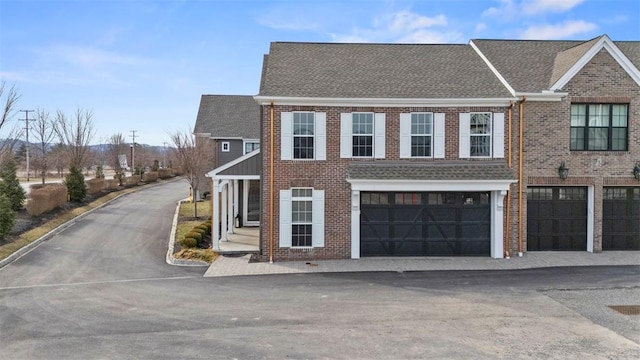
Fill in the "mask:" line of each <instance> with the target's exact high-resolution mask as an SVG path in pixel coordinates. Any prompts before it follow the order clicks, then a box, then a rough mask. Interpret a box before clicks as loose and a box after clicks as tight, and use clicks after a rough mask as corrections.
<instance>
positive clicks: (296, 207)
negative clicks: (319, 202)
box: [291, 188, 313, 247]
mask: <svg viewBox="0 0 640 360" xmlns="http://www.w3.org/2000/svg"><path fill="white" fill-rule="evenodd" d="M291 200H292V201H291V246H293V247H300V246H303V247H310V246H313V242H312V239H313V237H312V227H313V225H312V221H313V189H308V188H303V189H291Z"/></svg>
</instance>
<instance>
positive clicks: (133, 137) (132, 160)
mask: <svg viewBox="0 0 640 360" xmlns="http://www.w3.org/2000/svg"><path fill="white" fill-rule="evenodd" d="M130 131H131V135H130V136H131V139H132V140H131V141H132V144H131V175H132V176H133V174H135V171H136V166H135V165H136V161H135V160H134V159H135V156H136V132H138V130H130Z"/></svg>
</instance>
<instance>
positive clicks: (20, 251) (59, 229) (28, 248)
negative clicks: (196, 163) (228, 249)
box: [0, 179, 179, 269]
mask: <svg viewBox="0 0 640 360" xmlns="http://www.w3.org/2000/svg"><path fill="white" fill-rule="evenodd" d="M177 180H179V179H172V180H168V181H166V182H172V181H177ZM155 185H160V183H158V182H155V183H152V184H145V185H142V186H138V187H135V188H132V189H133V191H131V192H128V193H124V194H120V195H118V196H116V197H114V198H113V199H111V200H109V201H107V202H105V203H104V204H101V205H99V206H97V207H95V208H93V209H91V210H88V211H87V212H84V213H82V214H80V215H78V216H76V217H74V218H73V219H71V220H69V221H67V222H66V223H64V224H62V225H59V226H58V227H56V228H55V229H53V230H51V231H49V232H48V233H46V234H44V235H43V236H42V237H40V238H38V239H36V240H34V241H32V242H30V243H28V244H27V245H25V246H23V247H21V248H20V249H18V250H16V251H15V252H14V253H13V254H11V255H9V256H7V257H6V258H4V259H2V260H0V269H2V268H3V267H5V266H7V265H9V264H11V263H12V262H14V261H16V260H18V259H19V258H21V257H22V256H24V255H26V254H28V253H29V252H30V251H31V250H33V249H35V248H37V247H38V246H40V244H42V243H43V242H45V241H47V240H49V239H50V238H52V237H53V236H55V235H58V234H59V233H61V232H63V231H64V230H66V229H67V228H69V227H71V226H73V225H74V224H75V223H76V222H78V220H81V219H82V218H84V217H85V216H87V215H89V214H91V213H92V212H94V211H96V210H98V209H100V208H102V207H105V206H107V205H109V204H111V203H112V202H114V201H116V200H118V199H120V198H121V197H123V196H126V195H129V194H132V193H134V192H137V191H140V190H144V189H146V188H149V187H151V186H155Z"/></svg>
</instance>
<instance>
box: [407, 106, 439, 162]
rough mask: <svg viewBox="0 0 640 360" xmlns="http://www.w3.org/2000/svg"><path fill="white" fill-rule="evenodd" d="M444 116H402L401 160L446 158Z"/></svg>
mask: <svg viewBox="0 0 640 360" xmlns="http://www.w3.org/2000/svg"><path fill="white" fill-rule="evenodd" d="M444 129H445V126H444V114H443V113H429V112H420V113H403V114H400V158H444V131H445V130H444Z"/></svg>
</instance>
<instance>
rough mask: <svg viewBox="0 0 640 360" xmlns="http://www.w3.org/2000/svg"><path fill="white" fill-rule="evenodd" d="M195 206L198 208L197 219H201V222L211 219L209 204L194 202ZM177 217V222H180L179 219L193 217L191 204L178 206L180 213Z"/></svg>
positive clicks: (186, 203) (207, 202)
mask: <svg viewBox="0 0 640 360" xmlns="http://www.w3.org/2000/svg"><path fill="white" fill-rule="evenodd" d="M196 206H197V207H198V218H200V219H202V221H204V220H207V219H209V218H211V202H209V201H198V202H196ZM178 216H179V218H178V220H180V218H192V217H194V216H195V212H194V206H193V204H192V203H189V202H184V203H182V204H180V212H179V213H178Z"/></svg>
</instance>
